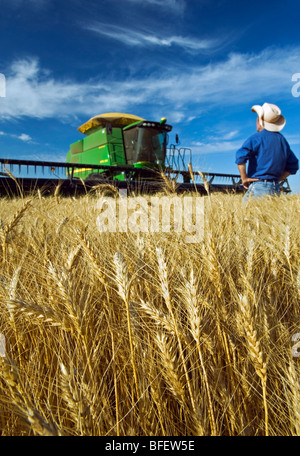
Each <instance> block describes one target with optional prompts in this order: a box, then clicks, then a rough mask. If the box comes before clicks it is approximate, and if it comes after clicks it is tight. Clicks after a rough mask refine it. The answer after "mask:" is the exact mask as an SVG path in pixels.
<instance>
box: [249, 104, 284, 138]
mask: <svg viewBox="0 0 300 456" xmlns="http://www.w3.org/2000/svg"><path fill="white" fill-rule="evenodd" d="M251 111H253V112H256V113H257V115H258V119H259V123H260V125H261V126H262V127H263V128H264V129H265V130H268V131H275V132H276V131H277V132H278V131H281V130H282V129H283V127H284V126H285V124H286V120H285V118H284V117H283V116H282V115H281V110H280V109H279V108H278V106H276V105H274V104H270V103H264V104H263V105H262V106H259V105H254V106H252V108H251Z"/></svg>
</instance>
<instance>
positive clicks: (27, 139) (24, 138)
mask: <svg viewBox="0 0 300 456" xmlns="http://www.w3.org/2000/svg"><path fill="white" fill-rule="evenodd" d="M17 138H18V139H20V140H21V141H24V142H28V141H31V140H32V138H31V136H29V135H27V134H26V133H22V134H21V135H20V136H17Z"/></svg>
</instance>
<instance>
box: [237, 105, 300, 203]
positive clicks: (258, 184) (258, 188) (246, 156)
mask: <svg viewBox="0 0 300 456" xmlns="http://www.w3.org/2000/svg"><path fill="white" fill-rule="evenodd" d="M251 110H252V111H253V112H256V113H257V121H256V130H257V133H255V134H254V135H252V136H250V137H249V138H248V139H247V140H246V141H245V142H244V144H243V145H242V147H241V148H240V149H239V150H238V151H237V152H236V161H235V162H236V164H237V165H238V169H239V172H240V175H241V180H242V184H243V186H244V188H245V189H247V192H246V194H245V195H244V198H243V201H245V200H247V199H248V198H249V196H250V195H251V197H254V198H257V197H260V196H264V195H279V194H280V188H279V182H280V181H282V180H284V179H286V178H287V177H288V176H289V175H290V174H296V172H297V171H298V169H299V161H298V159H297V157H296V156H295V154H294V153H293V152H292V151H291V148H290V146H289V144H288V142H287V140H286V139H285V138H284V136H283V135H282V134H281V133H280V131H281V130H282V129H283V127H284V126H285V124H286V120H285V118H284V117H283V115H281V110H280V109H279V108H278V106H276V105H274V104H270V103H264V104H263V105H262V106H259V105H255V106H252V108H251ZM247 161H248V162H249V163H248V170H247V172H246V162H247Z"/></svg>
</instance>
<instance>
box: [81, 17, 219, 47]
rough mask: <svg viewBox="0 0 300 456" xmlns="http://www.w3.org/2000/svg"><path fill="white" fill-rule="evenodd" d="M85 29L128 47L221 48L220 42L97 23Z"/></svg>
mask: <svg viewBox="0 0 300 456" xmlns="http://www.w3.org/2000/svg"><path fill="white" fill-rule="evenodd" d="M85 28H86V29H87V30H90V31H92V32H95V33H97V34H99V35H102V36H105V37H108V38H111V39H114V40H117V41H120V42H121V43H122V44H124V45H127V46H140V47H144V46H148V47H149V46H150V47H151V46H157V47H170V46H178V47H180V48H183V49H185V50H189V51H207V50H209V49H214V48H216V47H218V46H219V44H220V41H219V40H215V39H213V40H208V39H206V40H199V39H196V38H190V37H184V36H180V35H172V36H163V35H159V34H157V33H154V32H151V31H147V30H133V29H132V28H126V27H121V26H117V25H111V24H105V23H102V22H95V23H94V24H89V25H86V26H85Z"/></svg>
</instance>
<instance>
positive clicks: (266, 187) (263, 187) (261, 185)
mask: <svg viewBox="0 0 300 456" xmlns="http://www.w3.org/2000/svg"><path fill="white" fill-rule="evenodd" d="M265 195H271V196H275V195H277V196H279V195H280V186H279V183H278V182H267V181H256V182H251V184H250V185H249V187H248V190H247V192H246V193H245V195H244V197H243V201H249V199H253V198H260V197H261V196H265Z"/></svg>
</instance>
